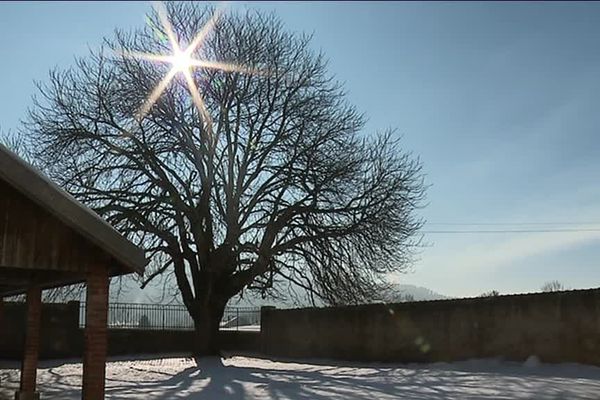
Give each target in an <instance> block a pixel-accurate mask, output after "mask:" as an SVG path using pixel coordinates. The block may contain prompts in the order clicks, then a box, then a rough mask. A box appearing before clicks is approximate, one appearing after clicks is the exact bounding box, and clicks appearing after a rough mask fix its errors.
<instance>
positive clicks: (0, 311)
mask: <svg viewBox="0 0 600 400" xmlns="http://www.w3.org/2000/svg"><path fill="white" fill-rule="evenodd" d="M3 320H4V297H2V296H0V357H2V354H1V353H2V351H3V350H4V346H3V345H4V325H3V323H4V321H3Z"/></svg>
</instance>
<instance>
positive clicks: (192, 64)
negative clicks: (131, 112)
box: [119, 3, 261, 125]
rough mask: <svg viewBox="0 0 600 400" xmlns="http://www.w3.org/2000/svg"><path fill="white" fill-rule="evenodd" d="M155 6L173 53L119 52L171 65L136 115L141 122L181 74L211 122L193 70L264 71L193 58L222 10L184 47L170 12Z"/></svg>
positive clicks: (195, 100)
mask: <svg viewBox="0 0 600 400" xmlns="http://www.w3.org/2000/svg"><path fill="white" fill-rule="evenodd" d="M154 8H155V10H156V13H157V15H158V18H159V21H160V23H161V25H162V30H163V31H164V32H165V33H166V37H167V39H168V41H169V44H170V46H171V49H172V51H173V52H172V54H152V53H144V52H137V51H130V50H126V49H123V50H121V51H119V54H121V55H122V56H125V57H129V58H136V59H141V60H145V61H150V62H158V63H166V64H171V69H170V70H169V72H168V73H167V74H166V75H165V76H164V77H163V78H162V79H161V80H160V82H159V83H158V84H157V85H156V86H155V87H154V89H153V90H152V92H151V93H150V95H149V96H148V97H147V98H146V100H145V101H144V103H143V104H142V106H141V107H140V108H139V110H138V111H137V112H136V114H135V117H136V119H137V120H138V121H141V120H143V119H144V117H145V116H146V115H147V114H148V113H149V112H150V110H151V109H152V106H153V105H154V104H155V103H156V102H157V101H158V99H159V98H160V96H161V95H162V93H163V92H164V91H165V89H166V88H167V87H168V85H169V83H170V82H171V81H172V80H173V78H175V76H177V75H178V74H182V75H183V77H184V79H185V82H186V84H187V87H188V90H189V92H190V94H191V96H192V101H193V103H194V105H195V106H196V108H197V109H198V111H199V112H200V114H201V115H202V117H203V119H204V120H205V121H206V122H207V123H208V124H209V125H212V118H211V116H210V114H209V112H208V109H207V107H206V104H205V102H204V99H203V98H202V95H201V94H200V91H199V89H198V86H197V85H196V81H195V80H194V76H193V75H192V71H193V70H194V69H196V68H208V69H215V70H221V71H225V72H240V73H246V74H260V73H261V72H260V71H258V70H256V69H253V68H249V67H245V66H242V65H236V64H232V63H227V62H221V61H217V60H206V59H198V58H195V57H194V53H195V52H196V50H197V49H198V48H199V47H201V46H202V44H203V43H204V41H205V40H206V38H207V36H208V35H209V33H210V31H211V30H212V29H213V28H214V26H215V24H216V23H217V21H218V20H219V18H220V17H221V15H222V14H223V9H222V8H219V9H217V10H216V11H215V12H214V13H213V15H212V16H211V18H210V19H209V20H208V22H207V23H206V24H205V25H204V26H203V27H202V29H201V30H200V31H199V32H198V33H197V34H196V36H195V37H194V39H193V40H192V41H191V42H190V43H189V44H188V45H187V46H186V47H185V48H183V49H182V47H181V44H180V43H179V41H178V40H177V36H176V35H175V31H174V30H173V26H172V24H171V22H170V20H169V16H168V12H167V9H166V8H165V6H164V5H163V4H162V3H155V4H154Z"/></svg>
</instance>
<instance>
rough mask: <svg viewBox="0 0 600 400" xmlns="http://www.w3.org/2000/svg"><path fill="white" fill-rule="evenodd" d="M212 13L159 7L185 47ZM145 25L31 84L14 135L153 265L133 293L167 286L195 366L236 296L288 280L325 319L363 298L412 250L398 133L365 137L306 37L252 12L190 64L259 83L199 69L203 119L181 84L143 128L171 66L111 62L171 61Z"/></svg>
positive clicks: (413, 187) (415, 170) (414, 187)
mask: <svg viewBox="0 0 600 400" xmlns="http://www.w3.org/2000/svg"><path fill="white" fill-rule="evenodd" d="M212 12H213V10H212V9H211V8H203V7H199V6H198V5H197V4H193V3H192V4H190V3H185V4H177V3H170V4H169V5H168V15H169V19H170V21H171V23H172V26H173V30H174V32H175V34H176V36H177V39H178V40H179V41H180V42H182V43H190V42H191V41H192V40H193V37H194V35H195V34H196V32H198V31H201V30H202V28H203V27H204V26H205V25H206V23H207V21H208V20H209V19H210V17H211V15H212ZM152 20H153V21H154V23H153V24H152V25H151V26H147V27H144V28H142V29H139V30H136V31H133V32H131V33H122V32H117V33H116V34H115V36H114V38H112V39H110V40H106V45H105V47H104V48H103V50H101V51H96V52H91V54H90V55H89V56H88V57H85V58H82V59H79V60H77V62H76V65H75V66H74V67H73V68H71V69H68V70H54V71H52V72H51V73H50V79H49V81H48V82H47V83H45V84H40V85H38V86H39V95H38V96H37V98H35V99H34V107H33V108H32V110H31V112H30V116H29V118H28V120H27V121H28V122H27V123H26V125H25V127H24V128H25V129H23V131H22V134H23V135H25V136H26V138H27V142H28V145H29V150H30V151H31V152H32V154H33V157H34V159H35V160H36V162H37V163H38V164H39V165H42V166H43V168H44V170H45V171H46V172H47V173H48V174H50V176H51V177H52V178H53V179H55V180H56V181H58V182H59V183H60V184H61V185H62V186H64V187H65V188H66V189H67V190H68V191H69V192H71V193H72V194H73V195H74V196H76V197H77V198H78V199H80V200H81V201H83V202H84V203H86V204H88V205H89V206H90V207H92V208H93V209H94V210H95V211H96V212H98V213H99V214H100V215H102V216H103V217H104V218H106V219H107V220H108V221H109V222H110V223H111V224H113V225H114V226H115V227H116V228H117V229H118V230H119V231H120V232H122V233H123V234H125V235H127V237H129V238H130V239H131V240H133V241H135V242H136V243H138V244H140V245H141V246H143V247H144V248H145V249H146V250H147V256H148V258H149V260H150V264H149V266H148V269H147V275H146V276H145V277H144V281H143V283H142V285H146V284H147V283H148V282H150V281H152V280H153V279H155V278H157V277H162V278H164V277H165V276H167V277H169V276H171V277H174V280H175V281H176V282H177V286H178V288H179V292H180V295H181V299H182V301H183V303H184V304H185V306H186V307H187V309H188V310H189V313H190V314H191V316H192V318H193V320H194V322H195V326H196V332H197V347H196V352H197V354H198V355H202V354H212V353H215V352H216V351H217V350H218V349H217V342H216V335H217V332H218V329H219V321H220V320H221V317H222V314H223V311H224V307H225V306H226V304H227V302H228V300H229V299H230V298H231V297H233V296H235V295H236V294H239V293H240V292H241V291H243V290H252V291H258V292H260V293H263V294H269V291H270V290H272V288H273V284H274V283H275V282H278V281H280V280H287V281H289V282H293V284H295V285H297V286H300V287H302V288H304V289H305V290H306V291H307V293H309V294H310V296H313V298H318V299H320V300H322V301H324V302H326V303H329V304H341V303H358V302H364V301H368V300H369V299H371V298H372V297H373V295H374V293H376V291H377V288H378V285H379V284H380V283H381V282H382V280H383V278H384V277H385V274H387V273H390V272H396V271H401V270H402V269H403V268H404V267H405V266H406V265H407V262H409V261H410V259H411V254H412V248H413V246H414V245H415V244H416V243H417V242H418V238H417V236H416V235H415V234H416V233H417V232H418V230H419V228H420V227H421V225H422V222H421V220H420V219H418V218H416V216H415V209H417V208H418V207H419V206H420V205H421V202H422V200H423V196H424V190H425V187H424V185H423V177H422V173H421V164H420V162H419V161H418V160H417V159H415V158H414V157H413V156H412V155H411V154H410V153H407V152H405V151H403V150H402V149H401V148H400V147H399V143H398V141H397V140H396V139H394V138H393V133H392V132H386V133H383V134H373V135H366V134H363V133H362V132H361V131H362V129H363V127H364V118H363V116H362V115H361V114H360V113H358V112H357V111H356V109H355V108H354V107H353V106H351V105H349V104H348V103H347V102H346V99H345V94H344V91H343V90H342V87H341V85H340V84H339V83H337V82H336V81H335V80H334V78H333V77H332V76H331V75H329V74H328V72H327V66H326V61H325V60H324V57H323V55H321V54H315V53H313V52H312V51H311V50H310V48H309V44H310V38H309V37H307V36H303V35H297V34H292V33H289V32H287V31H286V30H284V29H283V26H282V24H281V22H280V21H279V20H278V19H277V18H276V17H274V16H273V15H264V14H261V13H258V12H252V11H248V12H245V13H237V14H236V13H231V14H227V15H225V16H224V17H222V18H221V19H219V20H218V21H217V22H216V23H215V24H214V26H213V29H212V31H211V33H210V34H209V35H208V36H207V37H206V38H205V41H204V42H203V44H202V46H200V47H198V49H197V50H196V53H197V55H198V56H202V57H204V58H210V59H213V60H218V61H220V62H223V63H234V64H236V65H244V66H247V67H248V68H253V69H256V70H261V71H268V73H263V74H249V73H245V72H231V71H223V70H218V69H210V68H204V69H195V70H194V71H193V72H192V79H193V81H194V83H195V86H197V87H198V90H199V91H200V92H201V94H202V97H203V101H204V105H205V107H206V113H203V112H201V111H199V110H198V107H196V106H195V104H194V102H193V101H192V100H193V99H192V98H193V97H194V96H195V93H190V90H189V88H188V85H187V84H186V82H185V80H184V79H182V78H181V79H180V77H175V78H174V79H173V81H172V82H171V84H170V85H169V86H168V87H166V89H165V90H164V93H163V94H162V96H160V97H159V98H158V100H157V101H156V103H155V104H154V105H153V106H152V107H149V109H148V110H147V114H146V115H145V117H144V118H143V119H140V118H136V116H138V114H137V112H138V110H139V108H140V105H142V104H144V102H145V100H146V99H147V98H148V96H149V94H150V93H151V92H152V91H153V89H154V88H155V87H156V85H157V84H158V83H159V81H160V80H161V78H162V77H163V76H164V75H165V74H166V73H168V72H167V71H168V68H169V66H168V65H160V64H155V63H150V62H147V61H144V60H139V59H132V58H130V57H126V56H125V55H123V53H122V52H121V53H119V51H120V50H121V49H129V50H131V51H137V52H147V53H163V54H165V53H170V52H172V49H171V48H170V47H169V43H168V42H165V41H162V40H159V39H157V36H156V35H157V33H158V36H159V37H161V36H164V35H165V34H166V33H168V32H166V33H165V32H163V31H160V30H159V31H158V32H157V29H158V28H157V26H159V25H160V24H159V23H158V22H159V15H157V14H156V13H155V14H154V15H153V16H152Z"/></svg>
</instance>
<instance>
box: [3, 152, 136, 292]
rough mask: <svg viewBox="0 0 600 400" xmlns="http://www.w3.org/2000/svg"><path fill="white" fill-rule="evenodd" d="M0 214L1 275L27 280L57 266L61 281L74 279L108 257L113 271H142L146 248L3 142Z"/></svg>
mask: <svg viewBox="0 0 600 400" xmlns="http://www.w3.org/2000/svg"><path fill="white" fill-rule="evenodd" d="M0 214H2V215H0V279H1V277H2V275H3V274H4V275H6V276H13V277H16V276H17V275H19V274H21V278H20V279H21V280H23V279H24V278H23V274H22V272H23V269H28V270H30V271H29V272H28V273H30V274H31V273H33V272H32V271H34V270H38V273H36V274H35V276H36V278H35V279H38V280H43V281H46V280H47V279H48V278H49V276H48V273H49V272H48V271H53V272H51V276H53V277H58V276H61V277H62V278H61V280H60V282H62V283H74V282H75V281H81V280H82V279H81V276H82V275H81V274H80V273H82V272H84V271H85V270H86V268H91V267H92V265H93V264H94V263H98V262H105V261H106V262H110V263H111V267H112V270H111V274H112V275H120V274H125V273H130V272H137V273H139V274H142V273H143V271H144V266H145V264H146V259H145V256H144V251H143V250H142V249H140V248H139V247H137V246H135V245H134V244H133V243H131V242H130V241H129V240H127V239H126V238H125V237H123V236H122V235H121V234H120V233H118V232H117V231H116V230H115V229H114V228H113V227H112V226H111V225H110V224H108V223H107V222H106V221H104V220H103V219H102V218H100V216H99V215H98V214H96V213H95V212H93V211H92V210H91V209H89V208H88V207H86V206H84V205H83V204H81V203H80V202H79V201H77V200H76V199H75V198H74V197H73V196H71V195H70V194H69V193H67V192H66V191H65V190H63V189H62V188H60V187H59V186H58V185H56V184H55V183H53V182H52V181H50V179H48V178H47V177H46V176H45V175H44V174H42V173H41V172H40V171H39V170H37V169H36V168H34V167H32V166H31V165H29V164H27V163H26V162H25V161H23V160H22V159H21V158H19V157H18V156H17V155H16V154H14V153H13V152H12V151H10V150H9V149H7V148H6V147H5V146H3V145H1V144H0ZM19 271H21V272H19ZM43 271H45V272H43ZM78 273H79V274H78ZM27 279H29V278H27ZM31 279H33V277H31ZM57 282H58V281H57ZM57 282H55V283H57ZM55 286H56V285H55ZM2 292H3V290H2V281H1V280H0V293H2ZM4 292H6V290H4Z"/></svg>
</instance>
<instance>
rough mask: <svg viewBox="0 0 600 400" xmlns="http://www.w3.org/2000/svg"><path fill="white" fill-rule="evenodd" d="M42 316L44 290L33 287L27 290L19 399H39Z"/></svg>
mask: <svg viewBox="0 0 600 400" xmlns="http://www.w3.org/2000/svg"><path fill="white" fill-rule="evenodd" d="M41 315H42V289H40V288H39V287H33V288H30V289H28V290H27V319H26V329H25V352H24V354H23V361H22V364H21V385H20V386H19V393H18V394H17V397H16V398H18V399H33V398H37V395H36V392H35V381H36V377H37V365H38V353H39V348H40V321H41Z"/></svg>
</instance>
